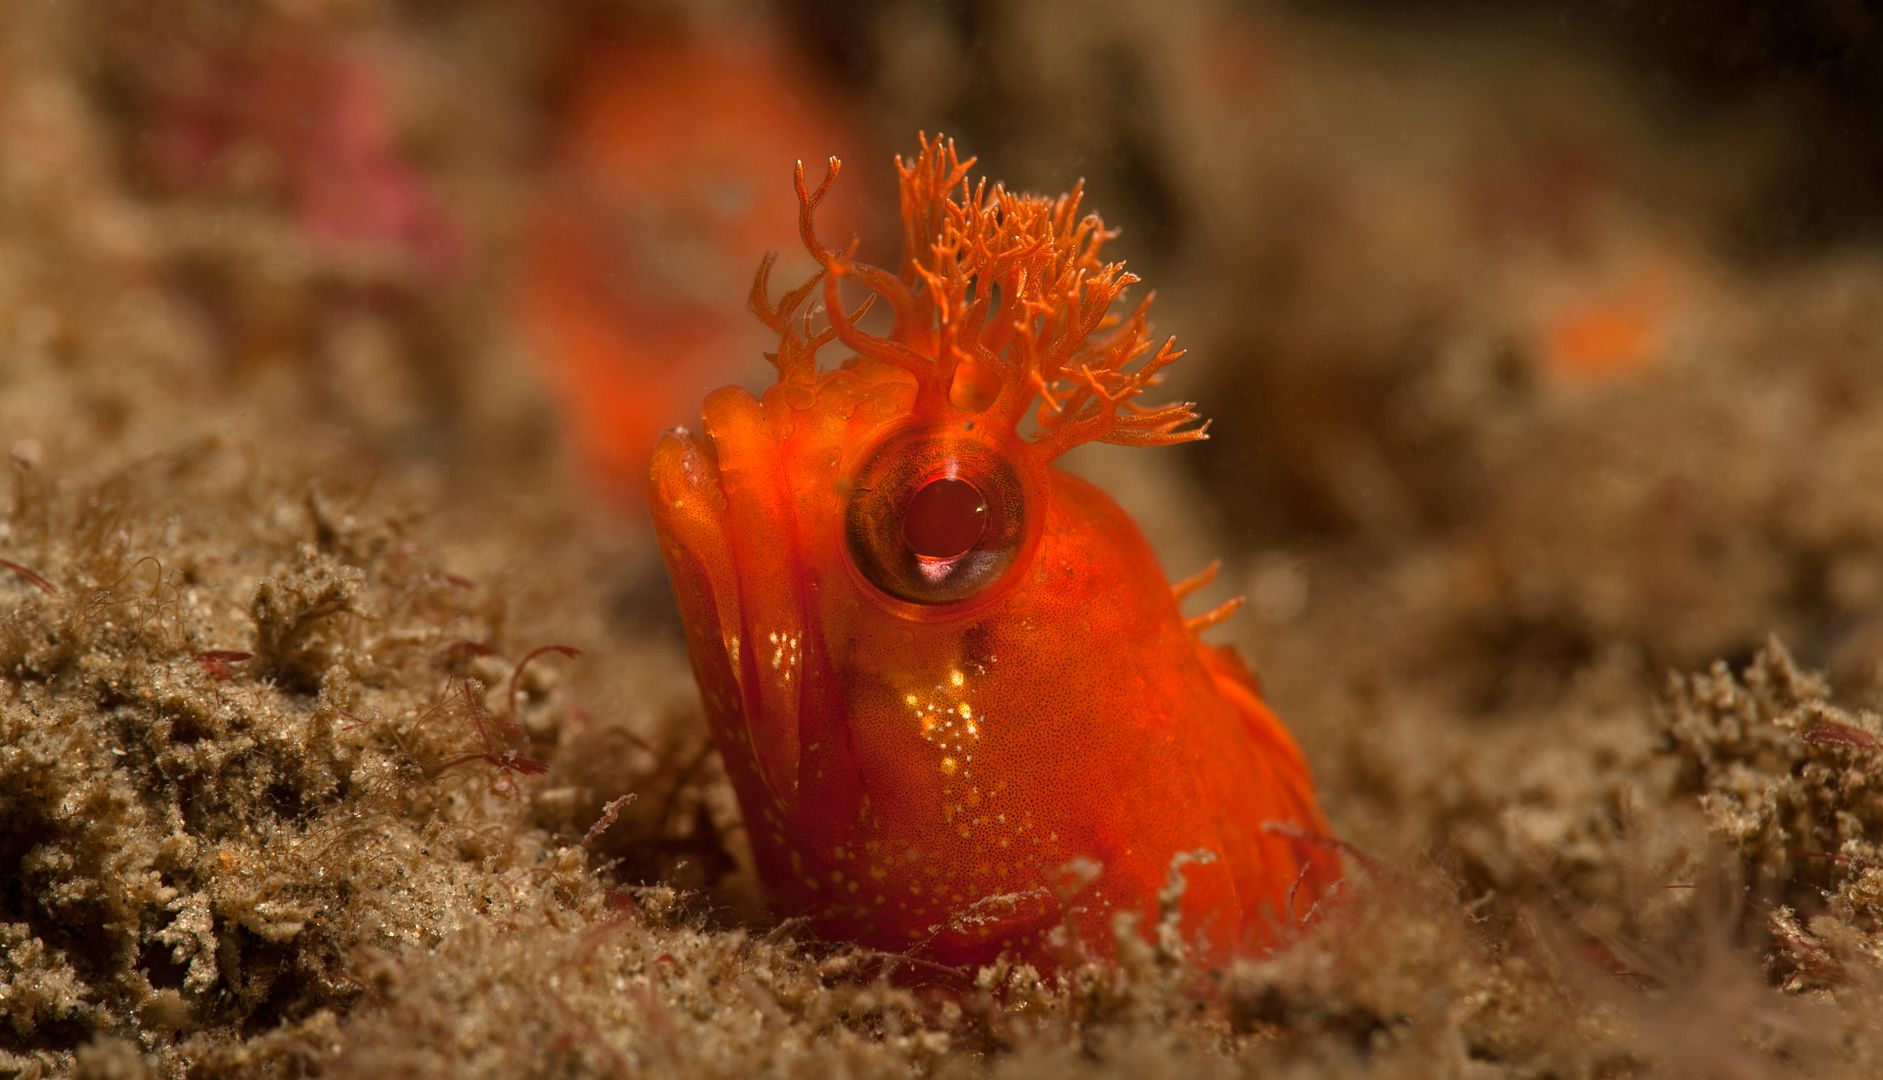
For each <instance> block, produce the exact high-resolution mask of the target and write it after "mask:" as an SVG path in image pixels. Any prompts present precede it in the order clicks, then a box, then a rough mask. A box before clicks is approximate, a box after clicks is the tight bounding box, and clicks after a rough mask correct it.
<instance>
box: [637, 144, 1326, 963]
mask: <svg viewBox="0 0 1883 1080" xmlns="http://www.w3.org/2000/svg"><path fill="white" fill-rule="evenodd" d="M971 164H972V162H971V161H969V162H967V163H962V162H960V161H959V160H958V159H957V158H956V156H955V153H954V149H953V147H952V145H951V144H948V143H945V142H941V141H937V142H933V143H929V142H924V143H923V147H922V153H921V154H920V155H919V156H918V158H917V159H916V160H915V161H914V162H913V163H901V173H902V187H903V192H902V194H903V214H904V221H905V255H904V259H903V266H902V268H901V272H900V273H899V274H890V273H889V272H887V271H884V270H880V269H878V268H875V267H871V266H868V265H866V264H863V263H859V262H856V261H855V260H853V259H852V258H851V257H850V255H849V254H848V253H847V252H844V251H839V250H833V249H828V248H825V247H824V246H823V245H822V244H821V243H819V241H818V240H817V238H816V234H815V228H814V220H813V218H814V210H815V208H816V205H817V203H818V201H819V200H820V199H821V198H822V196H823V194H824V192H825V191H826V190H828V187H829V185H830V183H831V181H832V180H834V179H835V176H836V167H835V163H834V162H833V163H832V170H831V174H830V177H829V178H828V179H826V181H825V183H824V186H823V187H820V188H819V189H818V190H817V191H816V192H811V191H808V190H806V188H805V185H804V183H803V180H802V176H801V175H800V179H799V185H798V190H799V199H800V204H801V221H802V229H801V231H802V232H803V235H804V240H805V243H806V246H807V247H808V248H809V249H810V250H811V252H812V254H813V255H815V256H816V257H817V258H818V259H819V261H820V263H822V265H823V266H824V271H823V272H822V273H821V274H820V275H819V278H817V279H813V283H812V284H808V285H806V286H805V287H803V288H800V289H798V290H796V291H794V292H792V293H788V294H786V296H785V297H784V298H783V299H782V300H781V301H780V302H779V303H778V304H777V305H775V306H774V305H772V304H771V303H770V301H769V300H768V299H767V298H766V295H765V285H766V276H767V275H766V273H765V270H766V269H768V268H769V261H768V262H767V264H766V266H765V267H763V268H761V273H760V275H759V281H758V283H757V284H756V285H755V287H754V292H753V299H754V307H755V308H756V309H757V310H758V311H759V312H760V314H761V316H762V317H763V318H765V319H766V321H767V322H768V323H769V324H770V325H772V327H773V328H774V329H776V330H778V331H779V333H780V347H779V351H778V353H777V354H776V355H775V356H774V357H773V360H774V362H775V363H776V365H777V367H778V369H779V376H780V377H779V380H778V382H777V383H776V384H774V385H773V386H772V387H770V388H769V389H768V390H766V391H765V393H764V394H763V396H762V397H759V398H754V397H753V396H752V395H751V394H749V393H747V392H745V391H744V390H740V389H737V388H727V389H723V390H720V391H717V392H715V393H714V394H713V395H711V396H710V397H709V398H708V399H707V401H706V404H705V408H704V428H703V433H702V436H700V437H695V436H692V435H689V434H686V433H684V432H675V433H670V434H669V435H668V436H667V437H665V438H664V439H663V440H662V441H661V443H660V445H659V447H658V448H657V450H656V452H655V460H654V465H653V472H652V478H651V484H650V504H651V506H652V509H653V515H654V520H655V525H656V528H657V529H658V531H659V533H660V538H661V546H662V551H663V554H664V555H665V557H666V559H667V564H668V570H669V573H670V576H671V578H672V581H673V585H674V591H675V594H676V597H677V598H678V601H679V604H680V610H681V615H682V617H683V619H684V622H685V624H686V631H687V639H688V646H689V649H690V651H691V655H692V659H693V669H694V674H695V676H696V678H697V680H698V682H699V686H700V690H701V694H702V697H703V699H704V701H705V705H706V710H707V714H708V717H709V720H710V723H711V725H712V729H713V734H714V738H715V739H716V741H717V742H718V744H719V747H720V749H721V751H722V752H723V754H724V757H725V759H726V765H727V770H728V772H729V774H730V775H731V778H732V782H733V785H734V787H735V788H736V790H737V792H738V795H739V799H740V803H741V806H742V808H743V810H744V812H745V817H746V821H747V825H748V829H749V831H750V834H751V840H752V845H753V849H754V853H755V857H756V859H757V863H758V867H759V870H760V873H761V875H762V876H763V878H764V881H765V884H766V887H767V890H768V892H769V893H770V895H771V898H772V900H773V903H774V904H775V906H776V907H777V908H778V909H779V910H780V911H781V912H783V913H786V914H790V915H801V916H805V917H807V918H808V919H809V920H810V921H811V925H812V926H813V928H814V929H815V930H816V931H817V932H818V933H819V934H820V935H822V936H825V937H828V938H832V939H843V940H852V941H857V942H861V943H864V944H867V945H870V946H874V947H877V948H881V949H885V950H889V951H892V952H896V953H906V954H911V955H916V956H921V957H924V958H926V959H929V960H933V961H937V962H940V963H944V964H951V965H952V964H973V963H981V962H985V961H988V960H991V959H993V958H994V957H995V956H997V955H999V954H1000V952H1001V951H1002V950H1003V949H1006V950H1012V951H1013V952H1015V953H1016V954H1018V955H1020V956H1022V957H1025V958H1028V959H1031V960H1035V961H1037V962H1040V963H1041V964H1042V965H1043V966H1048V967H1051V966H1055V965H1056V962H1057V961H1061V960H1065V959H1068V958H1070V957H1071V956H1073V955H1076V954H1077V953H1078V952H1079V951H1084V952H1086V953H1089V954H1095V955H1104V954H1106V953H1108V952H1109V951H1110V949H1111V946H1112V943H1113V940H1114V937H1113V928H1114V926H1115V920H1116V917H1117V916H1119V915H1123V914H1134V915H1136V916H1138V917H1139V920H1140V921H1139V925H1140V927H1141V928H1142V930H1143V931H1144V932H1145V933H1147V934H1148V933H1149V932H1150V931H1151V929H1152V928H1153V927H1154V926H1155V924H1156V923H1157V921H1158V920H1159V918H1160V916H1161V914H1162V913H1163V912H1164V911H1165V910H1167V909H1168V908H1169V907H1170V906H1172V905H1174V906H1175V908H1176V910H1177V912H1178V913H1179V917H1180V923H1179V925H1180V926H1181V928H1182V930H1183V932H1184V934H1185V936H1186V937H1187V938H1188V939H1189V940H1190V941H1191V942H1193V943H1194V944H1195V945H1196V946H1197V947H1198V948H1199V949H1200V950H1201V952H1202V953H1203V954H1204V955H1205V956H1206V957H1209V958H1212V959H1221V958H1226V957H1227V956H1229V955H1233V954H1235V953H1238V952H1246V951H1249V950H1251V949H1258V948H1262V947H1266V946H1269V945H1272V944H1273V943H1274V942H1275V941H1276V939H1277V937H1278V936H1279V935H1280V934H1282V933H1284V932H1285V931H1286V930H1288V929H1289V928H1291V927H1293V926H1295V925H1297V924H1299V923H1300V922H1301V921H1302V920H1303V919H1305V918H1306V917H1307V916H1308V915H1309V914H1310V913H1311V911H1312V909H1313V906H1314V904H1315V902H1316V900H1317V899H1318V898H1320V897H1321V896H1323V895H1324V894H1325V893H1326V892H1327V890H1328V889H1329V888H1331V887H1332V885H1333V884H1334V882H1335V881H1336V880H1337V879H1338V873H1339V871H1338V866H1337V864H1336V861H1335V860H1334V858H1333V856H1332V855H1331V853H1330V851H1329V849H1328V848H1327V846H1326V845H1325V843H1324V842H1319V838H1320V837H1321V836H1322V835H1324V834H1325V825H1324V823H1323V821H1322V819H1321V816H1320V812H1319V810H1318V809H1317V807H1316V805H1315V800H1314V794H1313V787H1312V784H1311V782H1310V780H1309V778H1308V775H1307V770H1306V767H1305V765H1304V763H1303V761H1302V759H1301V755H1300V753H1299V751H1298V750H1297V749H1296V748H1295V746H1294V743H1293V741H1292V740H1291V739H1290V738H1289V736H1288V734H1287V733H1286V731H1284V730H1283V728H1282V727H1281V725H1280V724H1279V723H1278V722H1277V721H1276V720H1275V718H1274V717H1273V715H1271V714H1270V713H1269V711H1268V710H1267V709H1266V708H1265V707H1264V706H1263V704H1262V702H1261V698H1260V696H1259V694H1258V691H1257V688H1256V686H1255V683H1254V681H1253V679H1252V678H1251V677H1250V676H1249V675H1248V673H1247V671H1246V669H1245V668H1243V666H1242V664H1241V662H1240V661H1239V660H1238V659H1237V658H1236V657H1235V656H1234V654H1233V653H1231V652H1230V651H1229V650H1226V649H1220V648H1216V647H1212V646H1208V645H1203V644H1201V643H1199V642H1198V641H1197V640H1196V638H1195V636H1194V633H1193V629H1192V626H1189V625H1186V622H1185V619H1184V617H1183V615H1182V614H1181V612H1180V611H1179V609H1178V599H1179V596H1178V595H1177V594H1176V593H1174V592H1173V590H1172V588H1171V587H1170V585H1169V584H1167V583H1166V581H1165V578H1164V576H1163V573H1162V572H1161V570H1160V569H1159V568H1158V565H1157V561H1156V559H1155V557H1154V556H1153V554H1152V552H1151V550H1150V547H1149V545H1148V544H1147V543H1146V542H1145V540H1144V538H1143V536H1142V534H1141V533H1140V532H1139V530H1138V528H1137V526H1136V524H1135V523H1134V522H1132V520H1131V519H1130V517H1129V516H1127V515H1126V514H1125V513H1124V511H1123V510H1121V509H1120V508H1119V507H1118V506H1117V504H1115V503H1114V502H1113V501H1112V500H1111V499H1110V498H1109V497H1108V496H1106V495H1105V494H1104V492H1102V491H1101V490H1099V489H1098V488H1097V487H1095V486H1094V485H1092V484H1090V483H1087V482H1086V481H1084V480H1081V479H1079V478H1077V477H1074V476H1071V475H1069V474H1067V473H1064V472H1061V471H1059V470H1057V469H1055V468H1054V467H1052V465H1051V461H1052V459H1053V458H1054V457H1056V456H1057V455H1058V454H1059V453H1061V452H1063V451H1064V450H1066V449H1068V448H1070V447H1071V446H1074V445H1077V444H1079V443H1081V442H1085V441H1091V440H1095V439H1096V440H1104V441H1112V442H1121V443H1132V444H1144V445H1155V444H1166V443H1174V442H1181V441H1185V440H1188V439H1193V438H1199V437H1201V435H1202V432H1201V431H1200V430H1198V429H1196V428H1193V427H1192V426H1191V425H1192V423H1193V422H1194V421H1195V419H1196V417H1195V414H1194V413H1192V412H1191V411H1190V409H1189V407H1188V406H1187V405H1179V406H1165V407H1163V408H1148V407H1142V406H1138V405H1136V403H1135V402H1134V401H1133V400H1132V398H1133V397H1134V396H1135V395H1136V394H1137V392H1138V391H1139V390H1141V389H1143V388H1144V387H1146V386H1148V385H1151V384H1152V383H1153V382H1154V381H1155V376H1156V373H1157V371H1158V369H1159V368H1161V367H1163V366H1164V365H1166V364H1168V363H1169V362H1170V361H1172V360H1174V359H1176V357H1177V356H1178V355H1179V354H1178V352H1177V351H1176V350H1174V349H1172V348H1171V347H1170V345H1169V344H1168V343H1167V344H1166V345H1164V346H1163V347H1162V348H1160V349H1157V350H1155V351H1152V350H1151V348H1150V342H1149V336H1148V329H1147V326H1146V324H1145V321H1144V307H1143V305H1140V306H1139V307H1138V308H1137V309H1136V310H1135V311H1133V312H1131V313H1129V314H1128V315H1126V316H1122V317H1121V316H1117V315H1115V314H1113V313H1111V311H1110V309H1111V307H1112V302H1113V301H1114V300H1115V299H1116V298H1117V296H1118V294H1119V292H1121V291H1122V290H1123V288H1124V287H1125V286H1126V285H1128V284H1130V283H1131V281H1132V280H1134V279H1132V278H1131V277H1130V276H1129V275H1126V274H1124V273H1123V270H1122V267H1121V266H1120V265H1119V264H1115V263H1113V264H1105V263H1101V262H1099V261H1098V259H1097V253H1098V250H1099V247H1100V245H1101V244H1102V243H1103V241H1104V240H1105V239H1107V238H1108V237H1109V235H1110V234H1109V233H1107V232H1106V231H1105V230H1104V228H1103V226H1102V224H1101V223H1099V221H1098V219H1097V218H1096V217H1092V216H1089V215H1087V216H1083V217H1082V216H1080V215H1079V213H1078V202H1079V196H1078V194H1077V193H1076V192H1075V193H1074V194H1072V195H1068V196H1065V197H1062V198H1060V199H1057V200H1048V199H1041V198H1037V197H1025V196H1015V195H1011V194H1009V193H1007V192H1005V191H1004V190H1002V189H1000V188H997V187H996V188H993V189H991V190H990V189H989V188H988V187H987V186H986V185H985V183H982V184H979V185H975V186H973V187H970V186H969V185H968V183H967V181H966V170H967V167H968V166H969V165H971ZM845 281H851V282H855V283H857V284H860V285H862V286H863V287H864V288H865V289H867V290H869V291H870V292H871V293H872V294H874V295H875V296H877V297H879V298H880V299H881V301H882V302H884V303H886V305H887V306H888V307H889V308H890V310H891V314H892V315H893V317H894V328H893V330H892V331H891V333H890V334H889V335H888V336H886V337H878V336H875V335H873V334H870V333H866V332H864V331H863V330H862V329H861V328H860V327H859V325H858V319H857V317H855V316H852V315H848V314H846V313H845V310H844V306H843V304H842V295H841V285H842V283H843V282H845ZM820 284H821V286H822V298H823V300H824V309H825V311H826V312H827V313H828V314H827V316H826V318H827V320H828V325H827V326H823V327H822V328H821V329H819V328H816V326H815V324H813V323H812V321H811V316H810V315H809V314H807V309H808V308H809V305H808V304H807V300H809V299H810V297H811V295H812V293H813V292H814V290H815V288H816V287H817V286H818V285H820ZM833 341H841V343H842V344H843V345H845V346H846V347H848V348H849V349H850V350H852V351H853V352H855V353H856V354H857V355H856V356H855V357H853V358H852V359H850V360H849V361H847V362H846V363H845V364H844V365H843V366H842V367H841V368H838V369H837V370H831V371H820V370H818V367H817V363H816V354H817V352H818V350H819V349H820V348H822V347H824V346H827V345H829V344H831V343H832V342H833ZM1027 413H1032V414H1033V419H1032V426H1033V428H1034V429H1035V430H1033V431H1032V433H1031V434H1029V435H1023V434H1021V428H1022V425H1023V421H1024V420H1025V416H1026V414H1027ZM1174 884H1175V885H1180V886H1181V887H1180V888H1173V885H1174ZM1062 927H1063V928H1065V929H1064V931H1063V932H1061V933H1060V934H1057V935H1056V934H1054V931H1055V930H1056V929H1057V928H1062Z"/></svg>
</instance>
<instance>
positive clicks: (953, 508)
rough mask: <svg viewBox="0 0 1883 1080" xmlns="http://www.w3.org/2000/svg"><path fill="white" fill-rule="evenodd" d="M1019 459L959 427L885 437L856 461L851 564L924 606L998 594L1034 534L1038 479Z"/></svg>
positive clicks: (848, 513) (848, 539) (849, 513)
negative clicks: (1032, 479)
mask: <svg viewBox="0 0 1883 1080" xmlns="http://www.w3.org/2000/svg"><path fill="white" fill-rule="evenodd" d="M1012 459H1013V455H1011V454H1009V453H1003V452H1001V451H1000V450H998V449H996V448H995V447H992V446H989V445H988V444H987V443H985V442H983V441H981V440H980V439H976V438H974V437H972V436H967V435H964V434H958V433H950V432H936V431H934V430H932V429H930V430H920V429H918V430H915V431H909V432H904V433H901V434H900V435H892V436H891V437H889V438H887V439H885V440H884V441H883V442H881V443H880V444H878V446H877V447H876V449H875V450H874V451H872V452H871V453H870V455H869V456H868V457H867V458H866V459H865V460H864V463H863V465H862V467H861V468H859V469H858V470H857V472H856V475H855V479H854V481H853V484H852V487H851V494H850V500H849V504H848V506H847V507H846V509H845V513H844V539H845V543H846V545H847V546H848V547H849V551H850V561H851V563H852V565H854V566H855V568H856V569H857V571H858V572H859V573H860V574H861V575H862V577H863V578H864V580H866V581H868V582H869V583H870V584H871V585H873V586H874V587H876V588H877V589H879V590H881V591H882V592H884V593H886V594H888V595H889V596H891V597H894V598H895V599H897V600H902V601H906V602H908V603H912V604H920V605H922V606H924V607H933V606H936V605H946V604H958V603H962V602H965V601H969V600H975V599H983V598H985V597H986V596H988V595H991V594H992V593H993V591H994V590H993V587H994V586H995V585H996V584H997V583H998V582H999V581H1001V580H1002V579H1003V578H1004V577H1006V575H1007V573H1008V571H1009V570H1010V569H1011V568H1012V567H1013V565H1014V563H1015V561H1016V560H1018V558H1019V557H1020V555H1021V554H1022V552H1023V550H1024V549H1025V548H1026V547H1027V543H1028V541H1029V539H1030V538H1031V535H1032V533H1033V529H1032V527H1031V526H1032V521H1033V517H1034V515H1033V514H1032V513H1031V512H1030V511H1031V509H1032V508H1031V507H1030V506H1029V501H1030V500H1029V499H1028V497H1027V492H1028V487H1029V486H1028V484H1027V483H1026V480H1025V478H1024V477H1023V476H1022V473H1021V470H1020V468H1018V467H1016V465H1015V462H1014V461H1013V460H1012Z"/></svg>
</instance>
